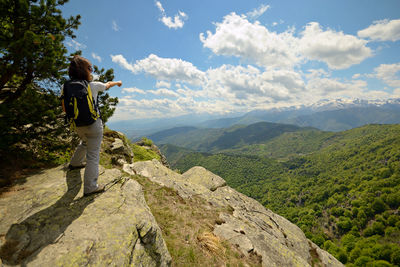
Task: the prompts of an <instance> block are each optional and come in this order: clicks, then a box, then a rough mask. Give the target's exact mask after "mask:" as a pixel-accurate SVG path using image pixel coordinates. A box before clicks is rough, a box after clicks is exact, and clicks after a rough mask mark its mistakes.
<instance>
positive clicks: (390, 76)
mask: <svg viewBox="0 0 400 267" xmlns="http://www.w3.org/2000/svg"><path fill="white" fill-rule="evenodd" d="M374 71H375V73H376V74H375V77H377V78H378V79H380V80H382V81H383V82H384V83H386V84H387V85H389V86H391V87H397V88H400V63H397V64H381V65H380V66H379V67H377V68H375V69H374Z"/></svg>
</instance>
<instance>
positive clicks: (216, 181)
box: [182, 166, 226, 191]
mask: <svg viewBox="0 0 400 267" xmlns="http://www.w3.org/2000/svg"><path fill="white" fill-rule="evenodd" d="M182 177H183V179H186V180H187V181H188V182H190V183H192V184H199V185H202V186H204V187H206V188H208V189H209V190H211V191H215V190H217V188H219V187H222V186H225V185H226V182H225V180H224V179H222V178H221V177H219V176H218V175H216V174H214V173H212V172H210V171H209V170H207V169H205V168H204V167H200V166H195V167H193V168H191V169H190V170H188V171H187V172H185V173H184V174H182Z"/></svg>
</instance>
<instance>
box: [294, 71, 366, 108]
mask: <svg viewBox="0 0 400 267" xmlns="http://www.w3.org/2000/svg"><path fill="white" fill-rule="evenodd" d="M367 95H368V91H367V83H366V82H365V81H362V80H353V81H341V80H339V79H334V78H325V77H319V78H314V79H312V80H309V81H308V83H307V85H306V92H305V94H304V95H303V96H302V100H301V103H304V104H312V103H315V102H317V101H319V100H320V99H336V98H363V99H364V98H366V96H367Z"/></svg>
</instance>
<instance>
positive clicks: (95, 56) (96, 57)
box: [92, 53, 102, 62]
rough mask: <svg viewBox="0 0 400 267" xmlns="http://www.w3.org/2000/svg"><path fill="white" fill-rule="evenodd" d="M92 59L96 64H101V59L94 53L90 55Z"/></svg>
mask: <svg viewBox="0 0 400 267" xmlns="http://www.w3.org/2000/svg"><path fill="white" fill-rule="evenodd" d="M92 58H94V59H96V60H97V61H98V62H101V60H102V59H101V57H100V56H99V55H97V54H96V53H92Z"/></svg>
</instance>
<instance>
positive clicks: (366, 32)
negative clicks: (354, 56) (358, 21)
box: [357, 19, 400, 42]
mask: <svg viewBox="0 0 400 267" xmlns="http://www.w3.org/2000/svg"><path fill="white" fill-rule="evenodd" d="M357 34H358V36H359V37H361V38H370V39H371V40H373V41H393V42H395V41H397V40H400V19H396V20H390V21H389V20H387V19H385V20H379V21H375V22H374V23H373V24H372V25H370V26H369V27H368V28H366V29H363V30H361V31H358V33H357Z"/></svg>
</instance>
